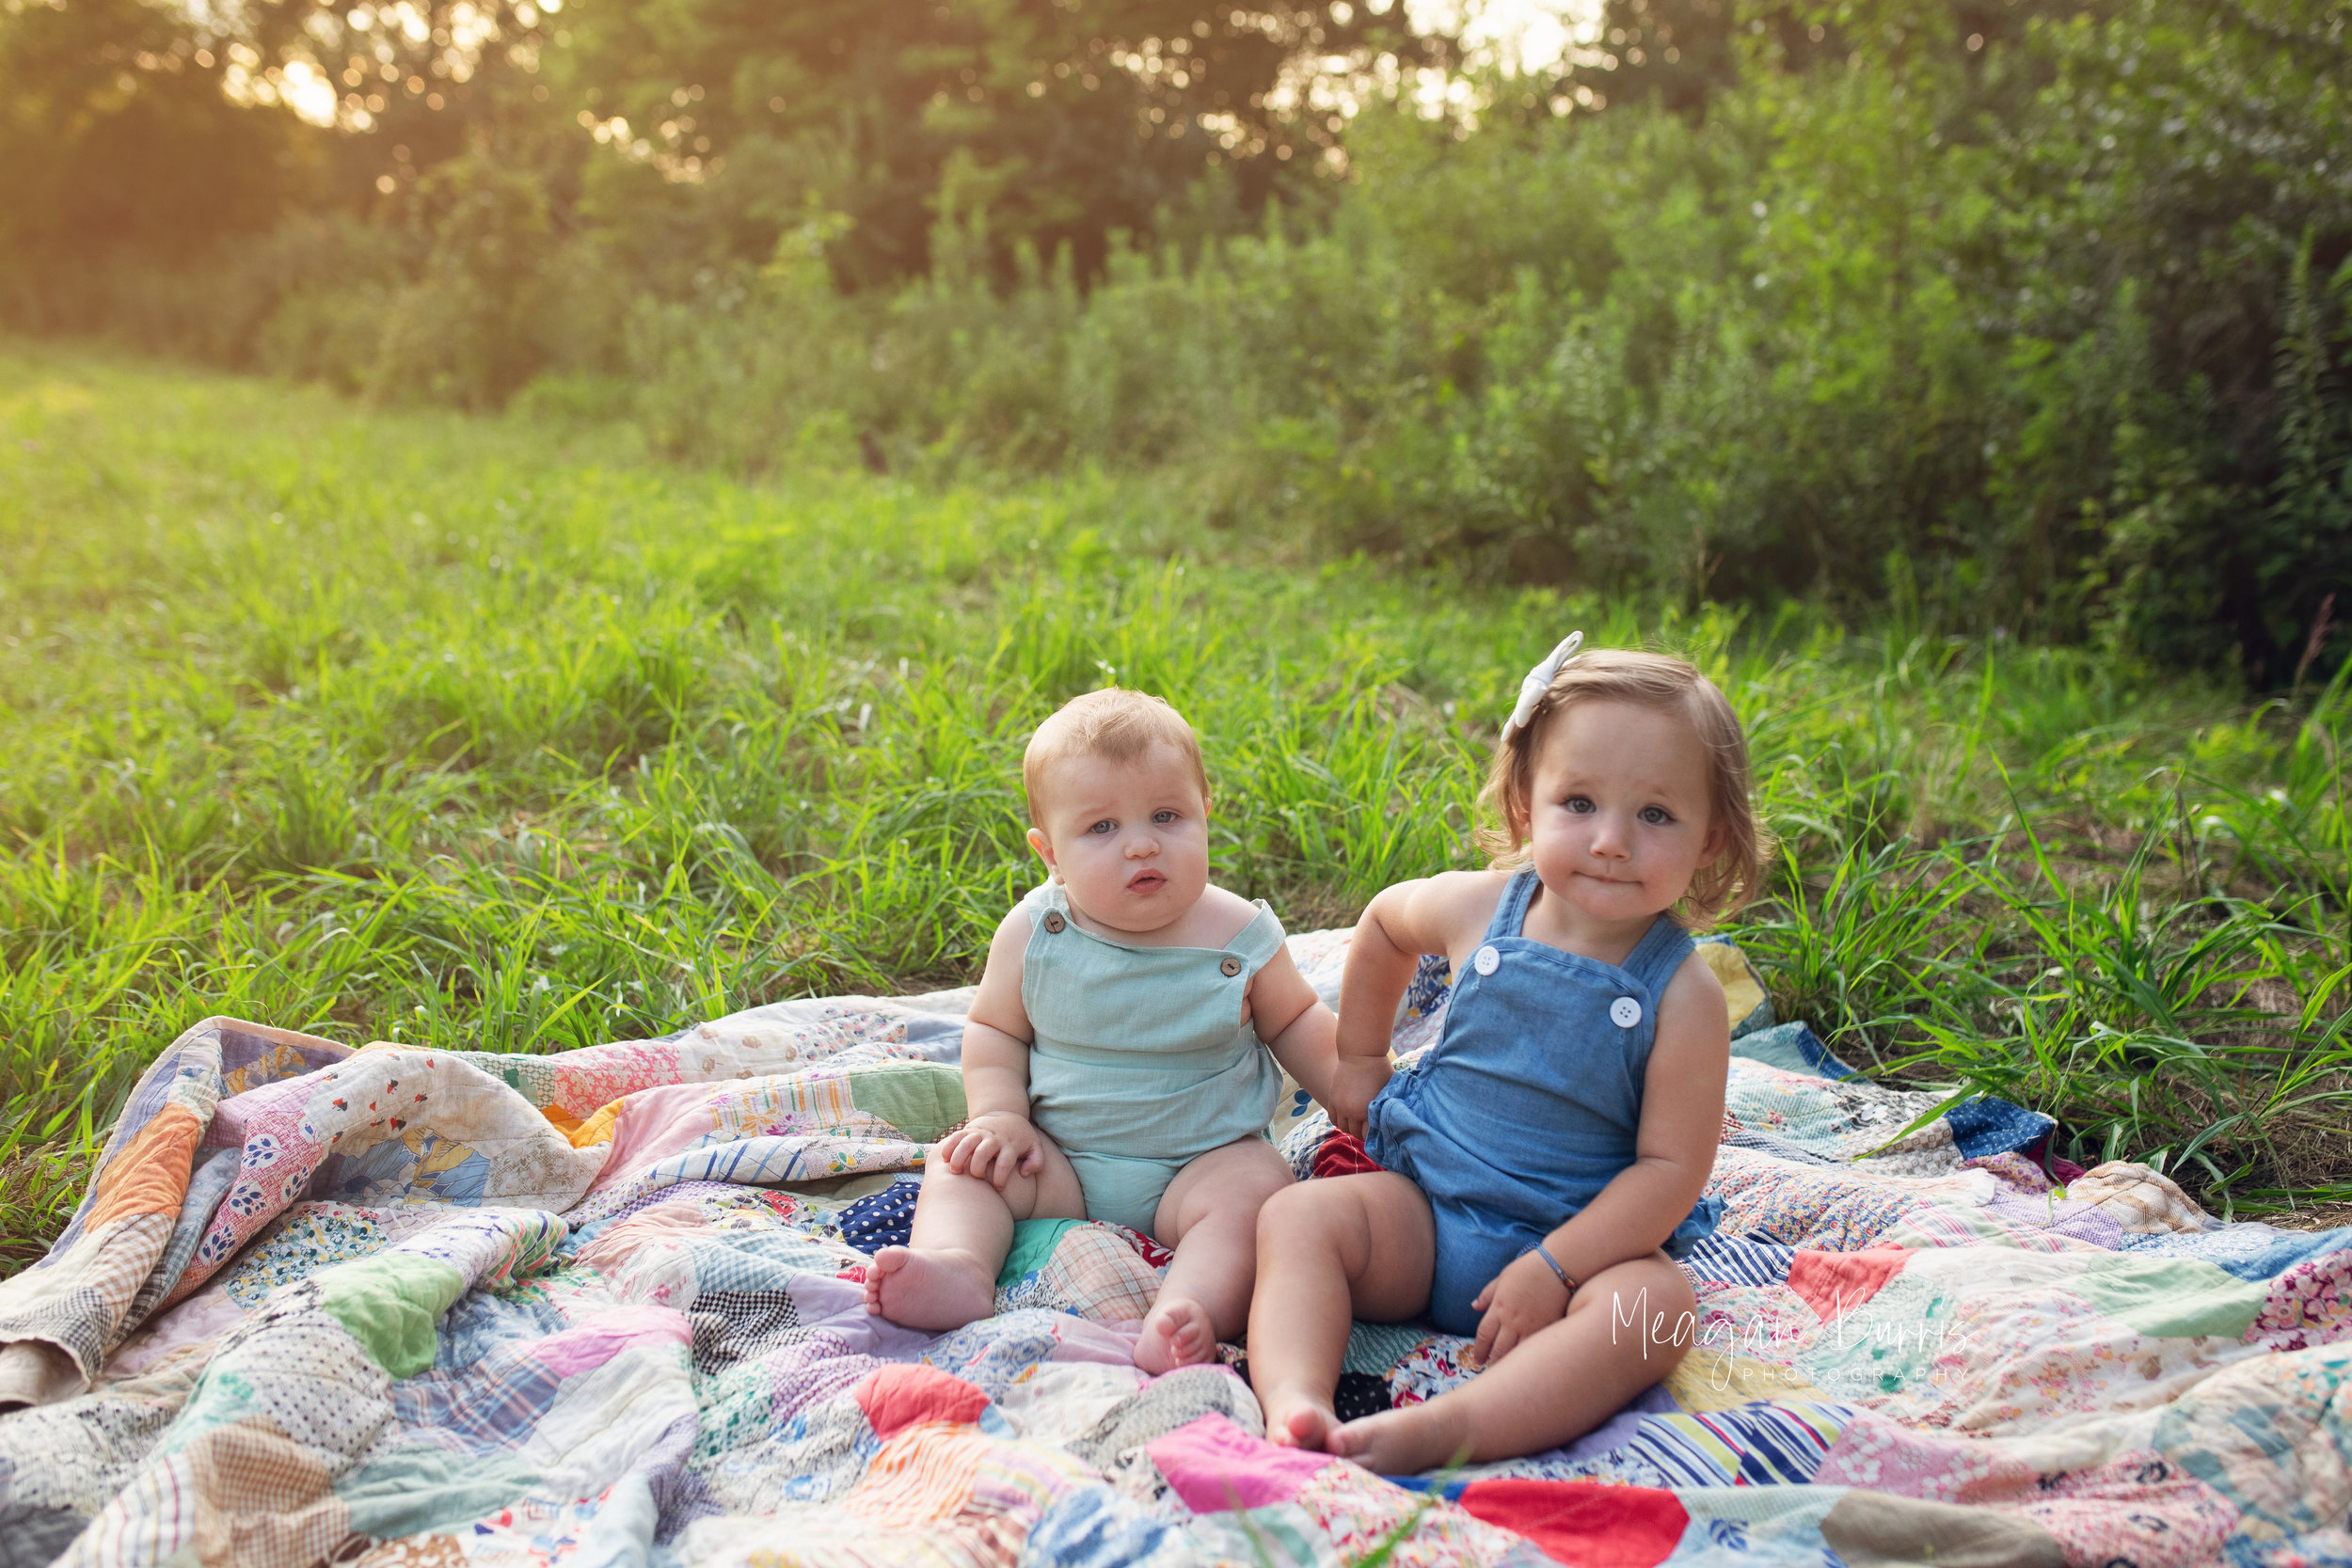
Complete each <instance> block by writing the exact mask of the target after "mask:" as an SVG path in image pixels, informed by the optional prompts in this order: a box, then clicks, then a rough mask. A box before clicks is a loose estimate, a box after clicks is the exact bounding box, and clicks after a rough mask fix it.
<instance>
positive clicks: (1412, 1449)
mask: <svg viewBox="0 0 2352 1568" xmlns="http://www.w3.org/2000/svg"><path fill="white" fill-rule="evenodd" d="M1277 1441H1279V1439H1277ZM1324 1447H1325V1449H1327V1451H1329V1452H1331V1453H1335V1454H1338V1455H1340V1456H1341V1457H1342V1458H1343V1459H1352V1460H1354V1461H1355V1462H1356V1463H1357V1464H1359V1465H1362V1466H1363V1467H1364V1468H1365V1469H1367V1470H1370V1471H1371V1472H1372V1473H1373V1474H1374V1475H1376V1476H1417V1475H1420V1474H1422V1472H1423V1471H1426V1470H1434V1469H1437V1468H1438V1466H1439V1465H1458V1464H1460V1463H1462V1462H1463V1461H1465V1460H1467V1459H1469V1458H1470V1432H1469V1430H1468V1427H1467V1423H1466V1422H1465V1421H1464V1419H1463V1418H1462V1414H1461V1412H1460V1411H1459V1410H1458V1409H1457V1408H1455V1407H1454V1406H1453V1405H1451V1404H1449V1403H1448V1402H1446V1401H1444V1400H1442V1399H1440V1400H1433V1401H1431V1402H1429V1403H1427V1404H1413V1405H1407V1406H1406V1407H1405V1408H1404V1409H1402V1410H1384V1411H1382V1412H1381V1413H1380V1414H1379V1415H1377V1416H1367V1417H1365V1418H1363V1419H1361V1420H1359V1421H1347V1422H1344V1423H1342V1424H1339V1425H1336V1426H1334V1427H1333V1428H1332V1429H1331V1431H1330V1433H1329V1435H1328V1437H1327V1441H1326V1442H1325V1444H1324Z"/></svg>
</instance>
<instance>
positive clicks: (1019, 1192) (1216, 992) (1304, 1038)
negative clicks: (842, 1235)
mask: <svg viewBox="0 0 2352 1568" xmlns="http://www.w3.org/2000/svg"><path fill="white" fill-rule="evenodd" d="M1022 776H1023V783H1024V784H1025V786H1026V788H1027V791H1028V796H1029V817H1030V822H1031V828H1030V831H1029V843H1030V845H1031V846H1032V847H1035V848H1036V850H1037V852H1038V854H1039V855H1040V856H1041V858H1042V859H1043V860H1044V862H1045V863H1046V867H1047V869H1048V870H1050V871H1051V872H1052V873H1053V876H1052V879H1051V880H1049V881H1047V882H1046V883H1045V884H1044V885H1043V886H1041V887H1040V888H1038V889H1037V890H1036V891H1034V892H1033V893H1031V894H1030V895H1028V896H1027V897H1025V898H1024V899H1023V900H1022V901H1021V903H1020V905H1019V906H1018V907H1017V908H1015V909H1014V910H1013V911H1012V912H1011V913H1010V914H1008V915H1007V916H1006V917H1005V919H1004V921H1003V923H1002V924H1001V925H1000V926H998V927H997V930H996V939H995V941H994V942H992V943H991V944H990V946H989V952H988V967H987V969H986V971H985V972H984V973H983V974H981V976H980V984H979V989H978V990H977V993H976V994H975V996H974V997H973V1001H972V1010H971V1013H970V1015H969V1018H968V1020H967V1022H966V1024H965V1027H964V1035H963V1083H964V1100H965V1104H966V1108H967V1116H966V1120H965V1123H964V1125H963V1126H962V1127H961V1129H960V1130H958V1131H956V1132H951V1133H950V1134H948V1136H947V1137H946V1139H944V1140H942V1142H941V1143H940V1145H939V1147H938V1148H936V1149H934V1150H933V1151H932V1152H931V1154H930V1158H929V1159H928V1160H927V1162H926V1164H925V1169H924V1176H923V1191H922V1196H920V1197H919V1198H918V1199H917V1200H916V1202H915V1209H914V1234H913V1236H912V1237H911V1238H910V1244H909V1245H908V1246H904V1247H884V1248H883V1249H882V1251H881V1252H879V1253H877V1254H875V1257H874V1264H873V1267H872V1269H871V1270H870V1271H869V1274H868V1277H867V1279H866V1306H867V1308H868V1310H870V1311H873V1312H876V1313H879V1314H880V1315H882V1316H883V1317H886V1318H888V1319H890V1320H891V1321H892V1322H894V1323H903V1324H905V1325H906V1326H908V1327H910V1328H929V1329H943V1328H958V1327H961V1326H962V1325H963V1324H964V1323H969V1322H971V1321H972V1320H974V1319H975V1318H983V1317H986V1316H988V1315H989V1314H990V1313H991V1312H992V1311H993V1309H994V1306H995V1296H996V1291H995V1286H996V1275H997V1271H998V1269H999V1268H1000V1266H1001V1265H1002V1264H1003V1263H1004V1261H1005V1258H1006V1254H1007V1252H1008V1249H1009V1247H1010V1245H1011V1243H1012V1227H1013V1224H1014V1222H1015V1221H1018V1220H1025V1219H1092V1220H1101V1221H1106V1222H1109V1223H1111V1224H1115V1225H1122V1226H1125V1227H1128V1228H1129V1229H1132V1230H1136V1231H1141V1232H1143V1233H1144V1234H1146V1235H1150V1236H1152V1237H1155V1238H1156V1239H1157V1240H1158V1241H1159V1242H1160V1243H1162V1244H1164V1245H1167V1246H1169V1247H1172V1248H1174V1249H1175V1253H1176V1256H1175V1258H1174V1259H1173V1260H1172V1261H1171V1262H1170V1263H1169V1264H1168V1276H1167V1278H1166V1279H1165V1280H1164V1281H1163V1282H1162V1284H1161V1287H1160V1292H1159V1297H1158V1299H1157V1300H1156V1301H1155V1302H1154V1303H1153V1304H1152V1310H1151V1312H1150V1314H1149V1315H1148V1316H1146V1317H1145V1319H1144V1320H1143V1325H1142V1328H1141V1329H1140V1331H1139V1336H1138V1338H1137V1340H1136V1366H1138V1367H1141V1368H1142V1369H1143V1370H1146V1371H1150V1372H1154V1373H1157V1372H1165V1371H1168V1370H1170V1369H1171V1368H1174V1367H1178V1366H1183V1365H1184V1364H1186V1363H1189V1362H1195V1361H1204V1360H1206V1359H1208V1358H1209V1357H1210V1356H1212V1355H1214V1354H1216V1343H1217V1341H1218V1340H1219V1339H1221V1338H1232V1337H1233V1336H1235V1335H1237V1334H1238V1333H1240V1331H1241V1327H1242V1324H1243V1323H1245V1322H1246V1321H1247V1318H1248V1309H1249V1291H1250V1285H1251V1282H1252V1280H1253V1278H1254V1277H1255V1275H1256V1270H1257V1225H1258V1208H1259V1205H1260V1204H1262V1203H1263V1202H1264V1201H1265V1199H1266V1197H1267V1196H1268V1195H1269V1194H1271V1193H1274V1192H1276V1191H1278V1190H1279V1189H1280V1188H1282V1187H1285V1186H1288V1185H1289V1184H1290V1167H1289V1166H1288V1165H1287V1164H1284V1163H1283V1161H1282V1158H1281V1156H1280V1155H1279V1154H1277V1153H1276V1152H1275V1151H1274V1146H1273V1145H1272V1144H1271V1143H1270V1142H1269V1141H1268V1140H1267V1138H1266V1132H1265V1130H1266V1123H1267V1121H1268V1120H1269V1119H1271V1117H1273V1115H1274V1106H1275V1101H1276V1099H1277V1097H1278V1096H1279V1093H1280V1089H1281V1074H1280V1072H1279V1071H1278V1070H1277V1069H1276V1067H1275V1063H1276V1061H1277V1060H1279V1062H1280V1063H1281V1065H1282V1066H1283V1067H1286V1068H1288V1069H1290V1071H1291V1074H1292V1076H1294V1077H1295V1078H1296V1079H1297V1080H1298V1081H1299V1083H1300V1084H1302V1085H1306V1086H1307V1087H1308V1088H1309V1089H1310V1090H1311V1091H1317V1090H1320V1091H1323V1092H1328V1089H1329V1082H1328V1081H1329V1077H1330V1072H1331V1069H1332V1067H1333V1065H1334V1058H1333V1054H1332V1047H1331V1039H1332V1035H1333V1032H1334V1030H1335V1029H1336V1027H1337V1020H1335V1019H1334V1018H1333V1017H1332V1014H1331V1009H1330V1008H1328V1007H1327V1006H1324V1005H1323V1003H1322V1002H1321V1001H1319V1000H1317V998H1316V996H1315V993H1314V989H1313V988H1312V987H1311V986H1310V985H1309V984H1308V983H1307V979H1306V976H1304V975H1302V974H1299V973H1298V968H1297V966H1296V965H1295V963H1293V962H1292V961H1291V958H1290V954H1289V951H1288V950H1287V949H1286V948H1285V947H1284V946H1283V944H1282V927H1281V926H1280V924H1279V922H1278V921H1276V920H1275V918H1274V914H1273V911H1270V910H1268V909H1267V908H1266V907H1265V905H1264V904H1263V903H1251V902H1248V901H1247V900H1244V899H1242V898H1240V897H1237V896H1235V895H1233V894H1231V893H1228V892H1226V891H1225V890H1224V889H1222V888H1219V887H1215V886H1212V885H1211V884H1210V882H1209V849H1208V833H1207V818H1208V812H1209V791H1208V778H1207V774H1206V773H1205V771H1204V770H1203V768H1202V767H1201V762H1200V742H1199V741H1198V740H1197V739H1196V738H1195V736H1194V735H1193V732H1192V730H1191V728H1190V727H1189V726H1188V725H1186V724H1185V723H1184V720H1182V719H1181V718H1179V717H1177V715H1176V712H1175V710H1174V709H1172V708H1170V707H1169V706H1168V705H1167V704H1166V703H1164V702H1161V701H1160V700H1159V699H1158V698H1156V697H1148V696H1145V695H1143V694H1142V693H1140V692H1135V691H1122V690H1119V689H1110V690H1105V691H1096V692H1090V693H1089V694H1088V695H1086V696H1084V697H1078V698H1074V699H1073V700H1072V701H1071V702H1070V703H1069V704H1067V705H1065V706H1064V707H1063V708H1062V709H1061V710H1060V711H1059V712H1058V713H1056V714H1055V715H1054V716H1053V717H1052V718H1050V719H1048V720H1047V721H1045V722H1044V723H1043V724H1041V725H1040V726H1038V731H1037V734H1036V736H1034V737H1033V738H1032V739H1031V740H1030V742H1029V750H1028V754H1027V755H1026V757H1025V758H1024V760H1023V766H1022Z"/></svg>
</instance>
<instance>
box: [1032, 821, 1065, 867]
mask: <svg viewBox="0 0 2352 1568" xmlns="http://www.w3.org/2000/svg"><path fill="white" fill-rule="evenodd" d="M1029 847H1030V848H1032V849H1034V850H1036V851H1037V855H1038V859H1040V860H1041V861H1043V862H1044V863H1045V869H1046V870H1048V871H1059V870H1060V869H1061V867H1060V866H1058V865H1056V864H1055V863H1054V841H1053V840H1052V839H1050V838H1047V837H1046V836H1045V834H1044V832H1043V831H1042V830H1041V829H1038V828H1031V829H1030V830H1029Z"/></svg>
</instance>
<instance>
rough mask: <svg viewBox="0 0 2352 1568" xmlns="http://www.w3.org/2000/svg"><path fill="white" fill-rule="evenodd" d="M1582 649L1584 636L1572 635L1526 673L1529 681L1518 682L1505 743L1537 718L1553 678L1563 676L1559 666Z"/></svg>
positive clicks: (1506, 722)
mask: <svg viewBox="0 0 2352 1568" xmlns="http://www.w3.org/2000/svg"><path fill="white" fill-rule="evenodd" d="M1583 645H1584V634H1583V633H1582V632H1581V631H1572V632H1570V633H1568V635H1567V636H1565V637H1564V638H1562V639H1561V640H1560V645H1559V646H1558V647H1556V648H1554V649H1552V650H1551V652H1550V654H1549V656H1547V657H1545V659H1544V661H1543V662H1542V663H1541V664H1538V665H1536V666H1535V668H1534V669H1533V670H1530V671H1529V672H1528V673H1527V678H1526V679H1525V680H1523V681H1521V682H1519V703H1518V706H1517V707H1515V708H1513V709H1512V710H1511V717H1510V718H1508V719H1505V720H1504V721H1502V738H1503V740H1504V741H1506V742H1507V741H1509V740H1510V738H1511V732H1512V731H1513V730H1516V729H1518V727H1519V726H1520V725H1522V724H1524V723H1526V722H1527V721H1529V720H1530V719H1533V718H1534V717H1535V708H1536V705H1538V704H1540V703H1541V702H1542V701H1543V700H1544V693H1545V692H1547V691H1549V690H1550V689H1551V678H1552V677H1553V676H1554V675H1556V674H1558V673H1560V666H1562V665H1563V664H1565V663H1566V662H1567V661H1568V660H1570V659H1572V658H1574V657H1576V650H1577V649H1579V648H1581V647H1582V646H1583Z"/></svg>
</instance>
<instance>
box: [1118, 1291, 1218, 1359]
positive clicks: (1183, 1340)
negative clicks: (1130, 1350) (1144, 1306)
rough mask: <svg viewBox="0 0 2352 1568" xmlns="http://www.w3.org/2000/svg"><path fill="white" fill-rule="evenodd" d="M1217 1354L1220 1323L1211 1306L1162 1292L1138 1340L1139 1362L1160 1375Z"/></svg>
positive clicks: (1137, 1357) (1144, 1321) (1137, 1353)
mask: <svg viewBox="0 0 2352 1568" xmlns="http://www.w3.org/2000/svg"><path fill="white" fill-rule="evenodd" d="M1215 1357H1216V1323H1215V1322H1214V1321H1212V1320H1211V1318H1210V1317H1209V1309H1208V1308H1207V1307H1203V1306H1201V1305H1200V1303H1199V1302H1197V1301H1193V1300H1191V1299H1190V1298H1188V1297H1185V1296H1171V1295H1169V1294H1168V1292H1167V1291H1161V1292H1160V1299H1159V1300H1158V1301H1156V1302H1154V1303H1153V1304H1152V1311H1151V1313H1150V1315H1149V1316H1147V1317H1146V1318H1145V1319H1144V1320H1143V1337H1142V1338H1140V1339H1138V1340H1136V1366H1137V1367H1139V1368H1141V1369H1142V1370H1145V1371H1147V1372H1150V1373H1151V1374H1152V1376H1153V1377H1158V1376H1160V1375H1161V1374H1163V1373H1165V1372H1172V1371H1174V1370H1176V1369H1177V1368H1179V1367H1192V1366H1198V1365H1199V1364H1200V1363H1201V1362H1203V1361H1208V1360H1212V1359H1214V1358H1215Z"/></svg>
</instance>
